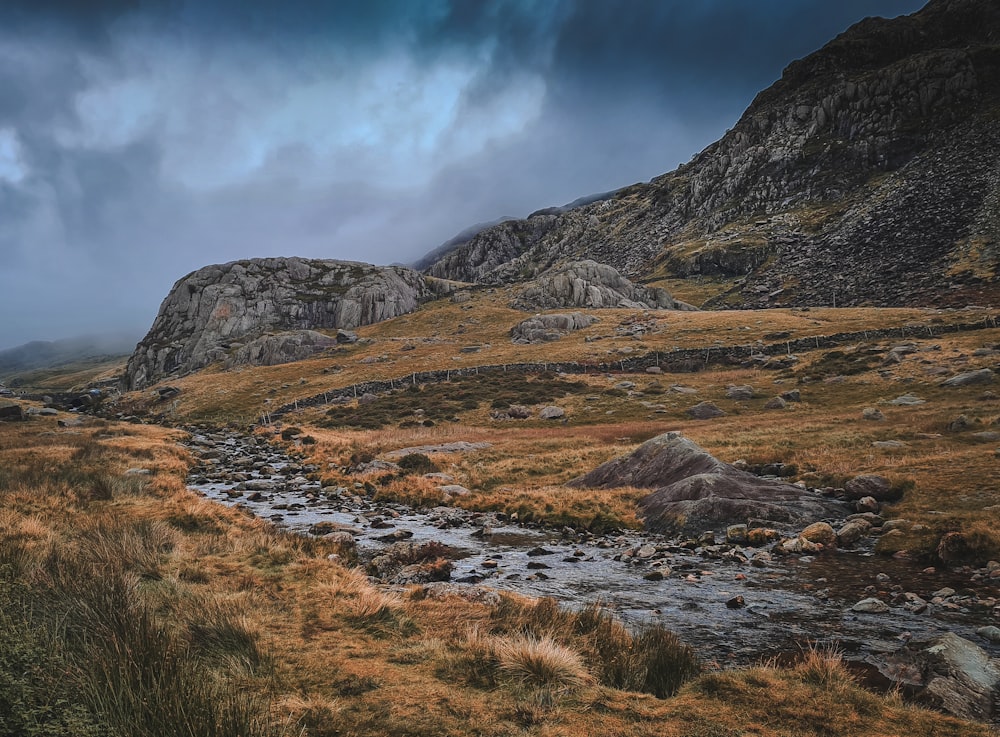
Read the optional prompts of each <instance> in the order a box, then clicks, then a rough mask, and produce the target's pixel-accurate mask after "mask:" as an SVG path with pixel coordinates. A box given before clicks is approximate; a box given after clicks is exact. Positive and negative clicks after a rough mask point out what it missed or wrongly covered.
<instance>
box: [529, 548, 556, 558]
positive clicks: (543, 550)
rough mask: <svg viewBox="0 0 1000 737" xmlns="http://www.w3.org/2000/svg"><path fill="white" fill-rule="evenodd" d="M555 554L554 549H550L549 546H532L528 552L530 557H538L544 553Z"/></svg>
mask: <svg viewBox="0 0 1000 737" xmlns="http://www.w3.org/2000/svg"><path fill="white" fill-rule="evenodd" d="M554 554H555V551H554V550H549V549H547V548H542V547H537V548H532V549H531V550H529V551H528V552H527V556H528V557H529V558H536V557H539V556H542V555H554Z"/></svg>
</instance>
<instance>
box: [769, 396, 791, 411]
mask: <svg viewBox="0 0 1000 737" xmlns="http://www.w3.org/2000/svg"><path fill="white" fill-rule="evenodd" d="M787 406H788V402H787V401H786V400H784V399H782V398H781V397H772V398H771V399H769V400H767V403H766V404H765V405H764V409H784V408H785V407H787Z"/></svg>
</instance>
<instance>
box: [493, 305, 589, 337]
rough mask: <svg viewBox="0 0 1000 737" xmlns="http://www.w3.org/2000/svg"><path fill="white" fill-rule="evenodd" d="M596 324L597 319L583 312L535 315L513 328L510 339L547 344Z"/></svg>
mask: <svg viewBox="0 0 1000 737" xmlns="http://www.w3.org/2000/svg"><path fill="white" fill-rule="evenodd" d="M595 322H597V318H596V317H594V316H592V315H585V314H583V313H582V312H570V313H557V314H552V315H535V316H534V317H529V318H528V319H527V320H522V321H521V322H519V323H518V324H517V325H515V326H514V327H512V328H511V329H510V339H511V342H513V343H545V342H549V341H553V340H559V339H560V338H562V337H563V336H564V335H567V334H568V333H570V332H572V331H574V330H580V329H582V328H586V327H590V326H591V325H593V324H594V323H595Z"/></svg>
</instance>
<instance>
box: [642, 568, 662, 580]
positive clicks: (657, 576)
mask: <svg viewBox="0 0 1000 737" xmlns="http://www.w3.org/2000/svg"><path fill="white" fill-rule="evenodd" d="M643 578H644V579H645V580H647V581H662V580H663V571H661V570H659V569H657V570H655V571H650V572H649V573H647V574H645V575H643Z"/></svg>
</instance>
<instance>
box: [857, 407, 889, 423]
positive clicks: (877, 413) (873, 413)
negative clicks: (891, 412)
mask: <svg viewBox="0 0 1000 737" xmlns="http://www.w3.org/2000/svg"><path fill="white" fill-rule="evenodd" d="M861 419H862V420H871V421H873V422H881V421H882V420H884V419H885V415H884V414H882V410H880V409H879V408H878V407H865V408H864V409H863V410H862V411H861Z"/></svg>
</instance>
